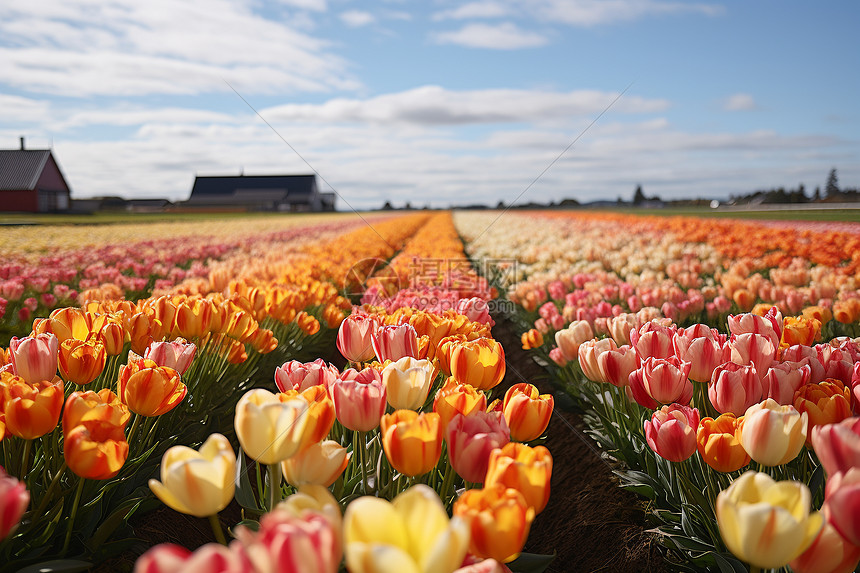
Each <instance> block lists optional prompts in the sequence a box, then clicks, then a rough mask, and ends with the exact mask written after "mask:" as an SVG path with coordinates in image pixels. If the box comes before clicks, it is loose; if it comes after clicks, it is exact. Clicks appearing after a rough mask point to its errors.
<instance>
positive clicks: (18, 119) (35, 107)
mask: <svg viewBox="0 0 860 573" xmlns="http://www.w3.org/2000/svg"><path fill="white" fill-rule="evenodd" d="M49 110H50V103H49V102H47V101H44V100H35V99H30V98H26V97H20V96H13V95H6V94H0V123H25V122H37V123H40V122H43V121H46V120H48V119H49Z"/></svg>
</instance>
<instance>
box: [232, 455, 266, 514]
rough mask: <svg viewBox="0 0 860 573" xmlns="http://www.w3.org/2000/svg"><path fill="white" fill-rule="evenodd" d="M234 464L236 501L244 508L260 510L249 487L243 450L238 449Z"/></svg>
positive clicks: (246, 462) (247, 469) (247, 468)
mask: <svg viewBox="0 0 860 573" xmlns="http://www.w3.org/2000/svg"><path fill="white" fill-rule="evenodd" d="M236 461H238V462H239V463H237V464H236V493H235V498H236V501H237V502H238V503H239V505H241V506H242V507H244V508H247V509H250V510H251V511H257V512H259V511H260V507H259V506H258V505H257V498H256V497H254V490H253V489H252V488H251V478H249V477H248V472H249V471H250V470H249V466H248V459H247V457H246V456H245V452H243V451H242V450H241V449H240V450H239V455H238V458H237V460H236Z"/></svg>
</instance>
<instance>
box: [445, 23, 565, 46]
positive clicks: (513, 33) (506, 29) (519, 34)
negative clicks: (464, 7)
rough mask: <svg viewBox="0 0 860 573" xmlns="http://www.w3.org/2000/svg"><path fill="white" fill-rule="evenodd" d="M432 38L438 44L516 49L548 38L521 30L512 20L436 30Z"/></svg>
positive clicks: (543, 41) (541, 42)
mask: <svg viewBox="0 0 860 573" xmlns="http://www.w3.org/2000/svg"><path fill="white" fill-rule="evenodd" d="M433 38H434V39H435V40H436V42H438V43H439V44H456V45H459V46H466V47H469V48H488V49H492V50H518V49H520V48H535V47H538V46H543V45H545V44H546V43H547V42H548V41H549V40H548V39H547V38H546V36H544V35H542V34H538V33H537V32H529V31H528V30H521V29H520V28H519V27H518V26H517V25H516V24H513V23H512V22H502V23H501V24H480V23H478V24H467V25H465V26H463V27H462V28H460V29H459V30H453V31H448V32H437V33H435V34H433Z"/></svg>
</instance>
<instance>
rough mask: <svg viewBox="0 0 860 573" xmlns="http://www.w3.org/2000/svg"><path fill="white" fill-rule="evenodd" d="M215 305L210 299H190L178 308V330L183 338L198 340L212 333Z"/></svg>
mask: <svg viewBox="0 0 860 573" xmlns="http://www.w3.org/2000/svg"><path fill="white" fill-rule="evenodd" d="M215 313H216V310H215V305H214V304H212V301H210V300H208V299H201V298H198V299H188V300H186V301H184V302H181V303H179V304H178V305H177V306H176V330H177V332H178V334H179V336H181V337H182V338H196V337H199V336H203V335H205V334H208V333H209V332H211V331H212V327H213V316H214V315H215Z"/></svg>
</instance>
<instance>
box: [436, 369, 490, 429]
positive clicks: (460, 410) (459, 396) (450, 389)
mask: <svg viewBox="0 0 860 573" xmlns="http://www.w3.org/2000/svg"><path fill="white" fill-rule="evenodd" d="M486 410H487V396H486V395H484V393H483V392H481V391H479V390H476V389H475V388H473V387H472V386H469V385H468V384H460V383H458V382H457V381H456V380H454V379H453V378H449V379H448V382H447V383H446V384H445V385H444V386H443V387H442V388H440V389H439V391H438V392H436V398H435V399H434V400H433V411H434V412H436V413H437V414H439V424H440V427H441V428H445V429H447V428H448V422H450V421H451V418H453V417H454V415H455V414H463V415H464V416H468V415H469V414H471V413H472V412H484V411H486Z"/></svg>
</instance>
